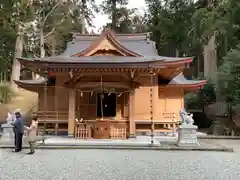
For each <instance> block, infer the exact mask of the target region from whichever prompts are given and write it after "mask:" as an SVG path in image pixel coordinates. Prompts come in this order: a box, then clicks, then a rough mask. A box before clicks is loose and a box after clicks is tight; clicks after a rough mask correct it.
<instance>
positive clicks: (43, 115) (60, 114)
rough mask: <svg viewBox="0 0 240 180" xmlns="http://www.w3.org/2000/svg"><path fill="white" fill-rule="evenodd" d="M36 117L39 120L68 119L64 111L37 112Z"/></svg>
mask: <svg viewBox="0 0 240 180" xmlns="http://www.w3.org/2000/svg"><path fill="white" fill-rule="evenodd" d="M37 116H38V118H39V119H56V120H66V119H68V112H66V111H38V112H37Z"/></svg>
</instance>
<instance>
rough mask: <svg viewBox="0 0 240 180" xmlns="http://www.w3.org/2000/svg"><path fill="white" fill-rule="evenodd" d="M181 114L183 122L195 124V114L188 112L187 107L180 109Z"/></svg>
mask: <svg viewBox="0 0 240 180" xmlns="http://www.w3.org/2000/svg"><path fill="white" fill-rule="evenodd" d="M179 115H180V117H181V122H182V124H191V125H193V123H194V120H193V114H189V113H187V111H186V110H185V109H180V111H179Z"/></svg>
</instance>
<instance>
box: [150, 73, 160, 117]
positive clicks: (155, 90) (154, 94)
mask: <svg viewBox="0 0 240 180" xmlns="http://www.w3.org/2000/svg"><path fill="white" fill-rule="evenodd" d="M152 78H153V82H152V116H153V119H154V120H159V119H158V110H157V108H158V78H157V75H155V74H153V77H152Z"/></svg>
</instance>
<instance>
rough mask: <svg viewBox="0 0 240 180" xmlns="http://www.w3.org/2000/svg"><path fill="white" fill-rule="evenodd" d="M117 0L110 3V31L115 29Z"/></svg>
mask: <svg viewBox="0 0 240 180" xmlns="http://www.w3.org/2000/svg"><path fill="white" fill-rule="evenodd" d="M116 9H117V0H113V1H112V30H113V31H116V29H117V10H116Z"/></svg>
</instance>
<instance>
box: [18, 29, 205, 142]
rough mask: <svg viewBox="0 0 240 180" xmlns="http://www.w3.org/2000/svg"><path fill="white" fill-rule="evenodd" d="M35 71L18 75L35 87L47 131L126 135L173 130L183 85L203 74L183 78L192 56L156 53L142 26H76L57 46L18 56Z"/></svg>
mask: <svg viewBox="0 0 240 180" xmlns="http://www.w3.org/2000/svg"><path fill="white" fill-rule="evenodd" d="M18 60H19V62H20V63H21V64H22V65H23V66H25V67H26V68H29V69H30V70H32V71H34V72H36V73H38V74H40V75H41V76H42V78H40V79H37V80H30V81H29V80H28V81H27V80H25V81H16V83H17V85H18V86H19V87H21V88H24V89H27V90H30V91H34V92H36V93H38V102H39V103H38V112H37V113H38V116H39V121H40V125H41V127H42V129H43V130H44V131H45V132H46V133H48V134H50V133H55V134H67V135H68V136H74V137H75V138H83V139H87V138H97V139H109V138H111V139H125V138H131V137H135V136H136V133H138V132H139V133H143V132H145V133H146V132H149V133H150V132H152V133H153V132H174V131H175V130H176V128H177V125H178V123H179V120H180V118H179V113H178V112H179V109H181V108H184V92H186V91H195V90H197V89H199V88H201V87H202V86H203V85H204V84H205V83H206V81H193V80H187V79H186V78H185V77H184V75H183V71H184V69H185V68H186V67H187V65H188V64H189V63H191V62H192V58H189V57H183V58H179V57H163V56H158V54H157V51H156V49H155V44H154V42H152V41H150V40H149V39H148V37H147V34H115V33H113V32H112V31H111V30H110V29H105V30H104V31H103V32H102V34H100V35H95V34H94V35H92V34H90V35H89V34H88V35H82V34H74V39H73V41H71V42H69V43H68V45H67V48H66V50H65V51H64V52H63V54H60V55H58V56H52V57H46V58H43V59H38V58H35V59H32V58H31V59H28V58H18Z"/></svg>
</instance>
